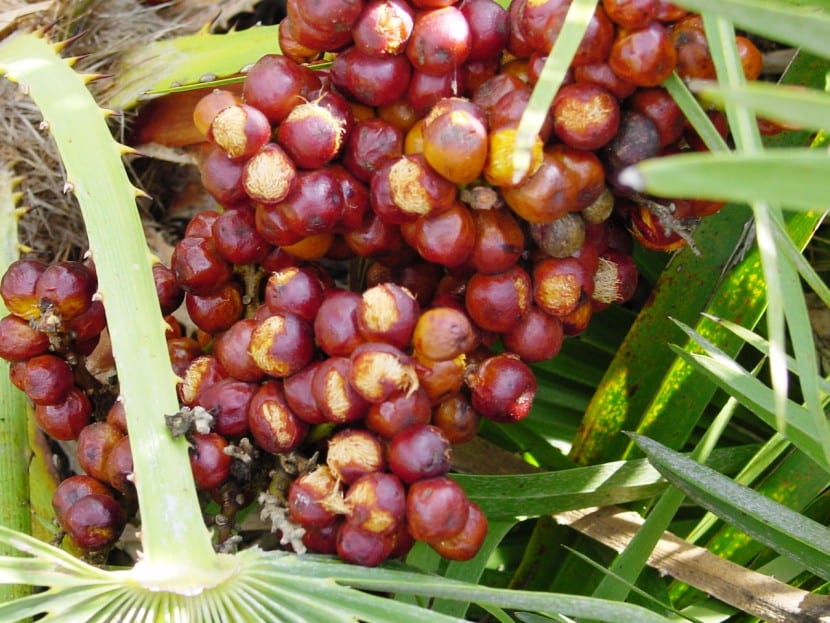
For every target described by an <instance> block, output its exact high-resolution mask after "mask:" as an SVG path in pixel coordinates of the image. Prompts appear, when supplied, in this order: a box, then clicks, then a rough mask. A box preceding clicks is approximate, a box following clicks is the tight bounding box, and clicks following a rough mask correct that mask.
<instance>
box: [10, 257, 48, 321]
mask: <svg viewBox="0 0 830 623" xmlns="http://www.w3.org/2000/svg"><path fill="white" fill-rule="evenodd" d="M45 270H46V264H44V263H43V262H41V261H39V260H31V259H23V260H16V261H14V262H12V263H11V264H9V266H8V267H7V268H6V272H5V273H3V278H2V280H0V296H2V297H3V302H4V303H5V304H6V309H8V310H9V312H10V313H12V314H14V315H15V316H19V317H20V318H24V319H26V320H31V319H33V318H37V317H38V316H40V309H39V308H38V303H39V302H40V299H39V298H38V297H37V295H36V294H35V286H36V284H37V281H38V279H39V278H40V276H41V275H42V274H43V271H45Z"/></svg>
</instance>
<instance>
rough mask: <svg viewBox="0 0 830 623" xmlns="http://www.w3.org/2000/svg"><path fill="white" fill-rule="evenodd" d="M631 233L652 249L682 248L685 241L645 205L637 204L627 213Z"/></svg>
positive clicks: (669, 249)
mask: <svg viewBox="0 0 830 623" xmlns="http://www.w3.org/2000/svg"><path fill="white" fill-rule="evenodd" d="M629 218H630V225H631V235H632V236H634V239H635V240H637V242H639V243H640V244H641V245H643V246H644V247H646V248H647V249H651V250H653V251H675V250H677V249H682V248H683V247H684V246H685V245H686V241H685V240H684V239H683V237H682V236H681V235H680V234H679V233H678V232H676V231H673V230H671V229H668V228H666V226H665V224H664V223H663V221H661V220H660V218H659V217H658V216H657V215H655V214H654V213H653V212H652V211H651V210H649V208H647V207H646V206H637V207H635V208H634V209H633V210H632V211H631V213H630V214H629Z"/></svg>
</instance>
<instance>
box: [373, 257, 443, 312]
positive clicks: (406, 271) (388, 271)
mask: <svg viewBox="0 0 830 623" xmlns="http://www.w3.org/2000/svg"><path fill="white" fill-rule="evenodd" d="M443 275H444V272H443V270H442V269H441V267H440V266H437V265H435V264H433V263H431V262H418V261H414V262H411V263H409V262H407V263H404V264H402V265H396V266H388V265H385V264H382V263H380V262H374V263H372V264H371V265H370V266H369V269H368V270H367V273H366V286H367V287H372V286H374V285H378V284H379V283H386V282H390V281H391V282H393V283H397V284H398V285H399V286H402V287H404V288H406V289H407V290H409V291H410V292H411V293H412V296H414V297H415V300H416V301H418V303H419V304H420V305H421V306H422V307H423V306H424V305H426V304H428V303H429V302H430V301H431V300H432V297H433V296H434V295H435V288H436V287H437V286H438V281H439V280H440V279H441V277H442V276H443Z"/></svg>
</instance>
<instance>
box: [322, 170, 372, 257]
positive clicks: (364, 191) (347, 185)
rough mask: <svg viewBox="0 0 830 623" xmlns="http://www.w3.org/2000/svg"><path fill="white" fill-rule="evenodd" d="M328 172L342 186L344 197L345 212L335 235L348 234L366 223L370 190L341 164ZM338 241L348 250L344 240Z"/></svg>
mask: <svg viewBox="0 0 830 623" xmlns="http://www.w3.org/2000/svg"><path fill="white" fill-rule="evenodd" d="M328 172H329V173H330V174H331V175H332V176H333V177H334V179H335V180H336V181H337V183H338V184H340V194H341V195H342V196H343V212H342V213H341V215H340V219H339V220H338V222H337V224H336V225H335V228H334V233H336V234H346V233H348V232H350V231H353V230H355V229H357V228H359V227H360V226H361V225H362V224H363V223H364V221H365V217H366V214H367V212H368V211H369V189H368V188H367V187H366V185H365V184H364V183H363V182H361V181H360V180H358V179H357V178H356V177H355V176H354V175H352V174H351V173H349V171H347V170H346V169H345V168H344V167H343V166H341V165H339V164H333V165H330V166H329V167H328ZM338 240H340V242H341V246H342V247H343V248H345V249H346V250H348V247H347V246H346V244H345V242H343V239H342V238H339V239H338Z"/></svg>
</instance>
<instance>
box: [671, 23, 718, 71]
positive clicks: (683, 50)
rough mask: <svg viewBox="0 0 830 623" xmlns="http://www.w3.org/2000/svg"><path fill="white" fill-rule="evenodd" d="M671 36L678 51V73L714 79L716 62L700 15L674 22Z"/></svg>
mask: <svg viewBox="0 0 830 623" xmlns="http://www.w3.org/2000/svg"><path fill="white" fill-rule="evenodd" d="M669 37H670V39H671V42H672V45H673V46H674V48H675V50H676V53H677V66H676V71H677V74H678V75H679V76H680V77H682V78H698V79H700V80H714V79H715V78H716V76H717V75H716V72H715V62H714V61H713V60H712V54H711V53H710V52H709V42H708V41H707V39H706V33H705V32H703V25H702V23H701V21H700V19H699V16H691V17H688V18H686V19H683V20H681V21H679V22H678V23H676V24H674V25H673V27H672V29H671V31H670V34H669Z"/></svg>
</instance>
